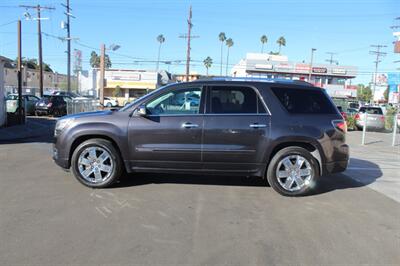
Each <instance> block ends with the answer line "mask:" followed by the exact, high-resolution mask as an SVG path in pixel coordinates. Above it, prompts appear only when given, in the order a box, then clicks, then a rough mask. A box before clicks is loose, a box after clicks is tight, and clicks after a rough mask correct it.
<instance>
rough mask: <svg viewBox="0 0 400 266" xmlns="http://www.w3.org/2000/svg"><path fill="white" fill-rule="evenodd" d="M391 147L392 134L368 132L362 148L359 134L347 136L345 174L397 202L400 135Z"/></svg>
mask: <svg viewBox="0 0 400 266" xmlns="http://www.w3.org/2000/svg"><path fill="white" fill-rule="evenodd" d="M396 137H397V138H396V144H395V146H391V145H392V134H387V133H379V132H368V133H367V137H366V145H361V138H362V132H361V131H353V132H348V133H347V143H348V144H349V146H350V157H351V159H350V165H349V167H348V168H347V170H346V171H345V172H344V173H345V174H346V175H347V176H349V177H351V178H353V179H354V180H356V181H358V182H361V183H363V184H365V185H367V186H368V187H370V188H371V189H373V190H375V191H377V192H379V193H382V194H384V195H386V196H387V197H389V198H392V199H393V200H395V201H397V202H400V145H399V143H400V134H397V136H396Z"/></svg>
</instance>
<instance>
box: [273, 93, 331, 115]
mask: <svg viewBox="0 0 400 266" xmlns="http://www.w3.org/2000/svg"><path fill="white" fill-rule="evenodd" d="M271 89H272V91H273V93H274V94H275V96H276V97H277V98H278V100H279V102H280V103H281V104H282V105H283V106H284V107H285V109H286V110H287V111H288V112H289V113H291V114H336V113H337V111H336V108H335V106H334V105H333V104H332V102H331V101H330V100H329V98H328V97H329V96H328V95H326V94H325V93H324V92H323V91H321V90H315V89H301V88H277V87H275V88H271Z"/></svg>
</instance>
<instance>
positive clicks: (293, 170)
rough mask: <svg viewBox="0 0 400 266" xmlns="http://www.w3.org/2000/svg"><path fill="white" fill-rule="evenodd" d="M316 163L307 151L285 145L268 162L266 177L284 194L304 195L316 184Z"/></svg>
mask: <svg viewBox="0 0 400 266" xmlns="http://www.w3.org/2000/svg"><path fill="white" fill-rule="evenodd" d="M318 177H319V168H318V163H317V161H316V160H315V158H314V157H313V156H312V155H311V153H310V152H309V151H307V150H306V149H304V148H301V147H287V148H284V149H282V150H280V151H278V152H277V153H276V154H275V156H274V157H273V158H272V160H271V161H270V163H269V166H268V170H267V179H268V182H269V184H270V185H271V187H272V188H273V189H274V190H276V191H277V192H278V193H280V194H282V195H284V196H304V195H307V194H309V193H310V192H311V190H312V189H313V188H315V186H316V182H317V179H318Z"/></svg>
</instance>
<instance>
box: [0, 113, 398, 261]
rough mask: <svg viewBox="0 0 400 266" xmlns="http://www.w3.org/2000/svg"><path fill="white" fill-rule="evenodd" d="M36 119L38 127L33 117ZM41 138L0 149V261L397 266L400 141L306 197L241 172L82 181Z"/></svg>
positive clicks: (370, 153) (353, 141)
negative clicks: (100, 183)
mask: <svg viewBox="0 0 400 266" xmlns="http://www.w3.org/2000/svg"><path fill="white" fill-rule="evenodd" d="M39 122H40V121H39ZM44 124H45V125H48V131H46V130H44V132H47V133H48V134H44V136H47V137H41V138H31V139H27V140H26V141H15V142H14V143H12V142H9V143H7V144H2V145H0V182H1V185H0V239H1V243H0V265H15V264H27V265H57V264H74V265H75V264H80V265H81V264H83V265H94V264H96V265H99V264H104V265H110V264H114V265H160V264H173V265H176V264H182V265H216V264H218V265H226V264H229V265H289V264H290V265H294V264H296V265H298V264H304V265H332V264H342V265H350V264H364V265H398V264H399V262H400V252H399V250H400V198H399V194H398V193H399V191H400V190H399V188H400V186H399V181H400V157H399V153H398V149H399V146H395V147H393V148H392V147H390V146H388V145H383V144H379V143H375V144H370V145H365V146H361V145H360V144H359V142H360V139H359V134H360V132H351V133H349V134H348V142H349V143H350V145H351V149H352V159H351V163H350V166H349V169H348V170H347V171H346V172H345V173H343V174H337V175H332V176H328V177H325V178H323V179H322V183H321V186H320V188H319V189H318V190H317V192H316V193H315V195H312V196H307V197H300V198H287V197H283V196H280V195H279V194H277V193H276V192H274V191H273V189H272V188H270V187H268V186H266V183H265V181H263V180H260V179H255V178H250V179H247V178H245V177H221V176H198V175H197V176H191V175H164V174H136V175H130V176H125V177H124V178H123V179H122V180H121V182H120V183H118V184H117V185H116V186H115V187H113V188H110V189H98V190H93V189H89V188H86V187H84V186H82V185H80V184H79V183H78V182H77V181H76V180H75V179H74V177H73V176H72V174H70V173H67V172H64V171H62V170H61V169H60V168H58V167H57V166H56V165H55V164H54V163H53V162H52V160H51V158H50V152H51V143H50V142H51V138H50V137H49V136H50V133H49V132H51V131H52V128H51V127H52V124H51V123H48V122H45V123H44Z"/></svg>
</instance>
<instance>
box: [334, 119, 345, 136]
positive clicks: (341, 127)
mask: <svg viewBox="0 0 400 266" xmlns="http://www.w3.org/2000/svg"><path fill="white" fill-rule="evenodd" d="M332 125H333V126H334V127H335V128H336V129H337V130H340V131H342V132H344V133H346V132H347V124H346V121H343V120H333V121H332Z"/></svg>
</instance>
